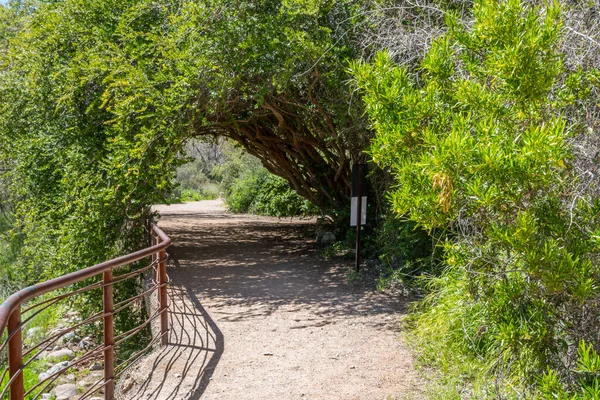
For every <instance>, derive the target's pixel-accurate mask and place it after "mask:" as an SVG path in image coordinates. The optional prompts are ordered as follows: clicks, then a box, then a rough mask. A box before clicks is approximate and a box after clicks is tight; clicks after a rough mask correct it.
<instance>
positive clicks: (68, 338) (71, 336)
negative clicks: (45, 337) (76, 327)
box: [59, 332, 77, 344]
mask: <svg viewBox="0 0 600 400" xmlns="http://www.w3.org/2000/svg"><path fill="white" fill-rule="evenodd" d="M76 339H77V336H76V335H75V332H69V333H65V334H64V336H63V337H61V338H60V340H59V343H61V344H66V343H73V342H74V341H75V340H76Z"/></svg>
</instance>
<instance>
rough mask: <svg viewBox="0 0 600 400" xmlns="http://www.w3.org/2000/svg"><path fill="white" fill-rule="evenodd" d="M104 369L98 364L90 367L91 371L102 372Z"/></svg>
mask: <svg viewBox="0 0 600 400" xmlns="http://www.w3.org/2000/svg"><path fill="white" fill-rule="evenodd" d="M103 369H104V365H102V364H100V363H96V362H95V363H93V364H92V365H91V366H90V371H102V370H103Z"/></svg>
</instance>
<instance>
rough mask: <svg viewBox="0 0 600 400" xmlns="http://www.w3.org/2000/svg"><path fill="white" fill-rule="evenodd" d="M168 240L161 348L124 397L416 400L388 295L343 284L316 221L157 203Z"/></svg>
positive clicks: (128, 381)
mask: <svg viewBox="0 0 600 400" xmlns="http://www.w3.org/2000/svg"><path fill="white" fill-rule="evenodd" d="M157 210H158V211H159V212H160V214H161V219H160V221H159V225H160V226H161V227H162V228H163V229H164V230H165V231H166V232H167V234H168V235H170V236H171V238H172V239H173V246H172V247H171V248H170V250H169V253H170V255H171V257H172V260H171V261H170V266H169V276H170V278H171V279H172V285H171V287H170V295H171V304H172V310H173V312H172V331H171V334H170V342H171V343H172V344H171V345H169V346H168V347H166V348H164V349H161V350H159V351H156V352H155V353H153V354H151V355H150V356H149V357H147V358H146V359H145V360H143V362H141V363H140V364H139V365H137V367H134V368H133V369H132V371H131V372H130V374H129V376H128V377H126V378H125V379H123V380H122V381H121V383H120V389H121V391H122V392H124V393H125V394H123V395H122V398H128V399H173V400H175V399H182V400H183V399H185V400H187V399H190V400H191V399H203V400H246V399H247V400H288V399H314V400H329V399H331V400H334V399H336V400H396V399H422V398H423V382H422V381H420V380H419V378H418V373H417V372H415V370H414V367H413V360H412V357H411V354H410V352H409V351H408V349H407V348H406V346H405V344H404V343H403V341H402V339H401V335H400V331H399V325H400V324H399V320H400V318H401V317H402V316H403V314H404V313H405V309H406V304H405V303H404V302H403V300H402V299H399V298H398V297H397V296H391V295H387V294H384V293H379V292H373V291H370V290H368V289H365V288H358V287H354V286H351V285H349V284H348V283H347V280H346V277H345V271H347V269H348V268H349V265H348V264H346V265H342V264H340V263H339V262H333V261H326V260H323V259H321V258H319V257H318V255H317V254H316V251H317V250H316V246H315V243H314V239H312V237H313V236H312V233H311V232H312V230H313V229H314V227H313V223H312V222H309V221H302V220H294V221H289V220H278V219H276V218H265V217H255V216H248V215H234V214H229V213H227V212H226V211H225V209H224V208H223V206H222V204H221V203H220V202H219V201H202V202H194V203H186V204H178V205H171V206H159V207H157Z"/></svg>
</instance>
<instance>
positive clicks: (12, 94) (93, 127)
mask: <svg viewBox="0 0 600 400" xmlns="http://www.w3.org/2000/svg"><path fill="white" fill-rule="evenodd" d="M19 4H20V3H18V2H15V3H14V5H13V7H12V8H11V9H10V10H8V11H6V9H5V8H2V10H3V12H5V11H6V12H19V13H21V14H22V20H21V21H22V23H21V25H22V26H21V27H20V28H19V29H17V30H15V31H14V32H13V31H11V32H12V33H11V35H12V38H11V39H10V40H8V42H6V44H5V46H4V48H5V50H4V51H3V52H2V54H1V57H2V59H1V60H0V63H1V64H2V65H3V69H2V71H1V73H0V91H1V92H2V95H3V99H2V102H1V104H0V107H1V110H0V142H1V143H2V146H5V147H3V148H2V152H1V155H0V157H1V159H0V162H1V163H10V166H11V168H10V175H11V176H12V177H13V178H14V180H13V182H17V183H15V185H13V192H14V193H13V194H14V196H15V197H16V198H18V204H19V205H18V208H17V218H18V219H19V224H20V226H21V227H22V230H23V232H24V233H25V237H26V241H25V248H24V252H23V254H22V256H23V257H22V263H23V266H24V268H23V269H22V272H23V278H25V277H26V276H38V277H49V276H55V275H56V274H59V273H61V272H64V271H67V270H73V269H78V268H81V267H82V266H85V265H90V264H94V263H96V262H98V261H100V260H104V259H106V258H107V257H109V256H112V255H114V254H117V253H122V252H123V251H126V250H129V249H133V248H137V247H139V246H140V245H141V244H142V243H141V242H140V239H139V238H141V237H143V234H142V231H143V227H144V221H145V218H146V217H147V216H148V215H149V211H150V208H149V207H150V205H151V204H153V203H156V202H160V201H161V200H163V199H164V197H165V195H166V194H167V193H169V191H170V190H171V188H172V185H173V183H174V181H175V180H174V168H175V167H176V166H177V165H178V164H179V163H180V158H181V157H180V154H181V150H182V148H183V145H184V143H185V141H186V139H187V138H189V137H193V136H195V135H217V134H218V135H225V136H230V137H233V138H235V139H236V140H238V141H239V142H240V143H241V144H242V145H243V146H244V147H245V148H246V149H247V150H248V151H250V152H251V153H253V154H256V155H258V156H259V158H260V159H261V161H262V163H263V164H264V165H265V166H266V167H267V169H269V170H270V171H271V172H275V173H277V174H279V175H282V176H284V177H285V178H286V179H287V180H288V182H290V183H291V185H292V186H293V187H294V189H296V190H297V191H298V192H299V193H300V194H302V195H303V196H304V197H306V198H309V199H311V200H312V201H313V202H314V203H316V204H319V205H321V206H326V207H327V206H329V207H330V208H332V209H333V208H336V206H339V205H341V204H344V203H345V202H346V195H347V192H348V184H347V179H348V171H349V168H348V165H349V163H350V160H351V159H352V157H353V156H356V155H357V154H358V153H359V152H360V149H361V147H360V146H361V143H363V142H364V140H363V139H361V138H362V136H360V135H358V133H359V132H361V127H362V123H361V117H360V113H358V112H352V110H353V107H355V106H356V104H359V103H358V102H356V101H355V102H354V103H353V105H352V106H351V107H350V109H349V108H348V104H347V101H345V100H344V99H348V98H349V96H350V93H349V92H348V91H347V90H346V88H345V86H344V84H343V81H344V79H347V74H346V72H345V71H344V68H343V63H344V62H345V61H344V59H345V58H346V57H352V56H353V53H352V51H353V50H352V46H349V45H348V40H349V39H348V38H349V36H350V34H351V32H349V31H348V29H347V28H349V27H350V26H351V25H350V24H351V23H353V22H356V21H355V20H354V17H353V16H354V15H355V14H356V15H358V14H357V13H358V12H359V11H360V5H359V3H354V2H352V1H338V2H319V1H282V2H233V1H217V2H196V1H183V2H181V1H173V2H170V1H163V2H155V1H146V0H135V1H134V0H131V1H112V0H109V1H105V0H93V1H82V0H66V1H59V2H54V1H53V2H44V1H39V2H35V7H33V8H31V9H29V8H23V7H24V6H22V5H19ZM2 32H5V30H3V31H2ZM2 35H3V38H4V37H6V36H7V35H8V34H6V33H3V34H2ZM225 50H226V51H225ZM282 115H286V118H285V120H281V116H282ZM353 135H354V136H353ZM107 239H108V240H107ZM31 269H35V271H32V270H31Z"/></svg>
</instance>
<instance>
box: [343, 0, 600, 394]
mask: <svg viewBox="0 0 600 400" xmlns="http://www.w3.org/2000/svg"><path fill="white" fill-rule="evenodd" d="M473 16H474V21H473V23H472V24H464V23H462V22H461V21H460V20H459V18H458V16H457V15H455V14H453V13H448V14H447V18H446V24H447V27H448V31H447V33H446V34H445V35H443V36H441V37H439V38H437V39H436V40H434V41H433V43H432V44H431V47H430V49H429V51H428V52H427V54H426V56H425V58H424V59H423V61H422V63H421V67H420V69H419V70H418V71H416V72H411V71H409V70H408V69H407V68H406V67H399V66H396V65H394V64H393V62H392V61H391V58H390V56H388V55H387V54H386V53H380V54H378V55H377V56H376V57H375V58H374V60H373V61H372V62H371V63H370V64H365V63H362V64H359V63H355V64H353V65H352V70H353V71H354V74H355V76H356V80H357V83H358V86H359V87H360V88H361V89H362V91H363V94H364V101H365V105H366V107H367V112H368V114H369V117H370V120H371V122H372V124H373V127H374V128H375V130H376V133H377V134H376V137H375V138H374V140H373V142H372V146H371V148H370V152H371V154H372V156H373V159H374V160H375V162H377V163H379V164H380V165H381V166H383V167H386V168H389V169H390V170H391V172H392V173H393V174H394V176H395V178H396V183H395V186H394V188H393V190H392V191H391V194H390V198H391V201H392V204H393V209H394V211H396V212H397V213H398V214H399V215H406V216H408V217H409V218H410V219H411V220H412V221H414V222H415V223H416V224H417V225H418V226H419V227H421V228H424V229H427V230H430V231H432V230H437V231H438V232H443V235H441V242H440V243H441V244H440V245H441V250H442V251H443V260H444V264H445V271H444V273H443V274H442V275H441V276H440V277H437V278H433V279H432V280H431V282H430V289H431V294H430V295H429V296H428V297H427V299H426V300H425V301H424V302H423V304H422V306H421V308H420V310H419V312H418V313H417V314H416V316H415V317H414V318H413V320H412V322H413V329H414V330H413V332H414V334H415V336H416V338H415V340H416V341H417V343H419V345H420V346H421V348H422V349H424V354H423V359H424V360H426V361H428V362H429V363H430V364H432V365H434V366H436V367H438V368H439V369H440V370H442V371H445V372H451V371H458V373H456V372H455V375H453V376H454V377H455V378H456V379H457V380H456V381H454V382H452V385H456V382H459V383H460V384H458V385H456V386H455V389H456V390H457V392H455V393H460V392H461V391H462V390H463V389H464V388H465V387H466V388H467V390H468V391H470V392H471V393H474V397H477V398H485V397H493V396H498V397H501V398H515V397H528V396H534V395H536V394H539V391H538V386H539V378H540V377H541V376H542V375H543V374H544V373H545V372H546V371H547V369H548V368H551V369H552V370H553V371H555V373H556V376H557V379H558V380H559V382H561V384H563V385H565V387H567V388H568V389H567V390H570V388H571V387H572V382H574V380H575V377H574V375H575V374H574V372H573V371H574V370H575V357H573V356H572V355H573V354H575V353H576V344H577V343H578V342H579V341H580V340H582V339H585V340H586V341H587V342H589V343H590V344H591V345H592V346H594V347H595V348H598V346H599V345H600V342H599V341H598V337H597V335H596V334H595V332H596V331H597V328H598V326H600V320H599V315H600V313H599V311H600V309H599V307H598V304H599V301H598V300H600V289H599V288H600V285H598V283H599V273H600V270H599V269H598V262H597V260H598V256H599V255H600V253H599V250H600V248H599V247H598V240H597V237H598V233H597V232H600V225H599V222H600V221H599V220H598V217H597V215H598V212H599V211H600V201H598V199H597V198H596V195H595V192H594V190H595V189H594V190H590V185H593V184H592V183H589V182H588V181H586V180H584V178H583V177H584V176H586V175H587V172H586V171H583V172H584V173H583V174H581V171H578V169H577V168H574V167H573V166H574V165H577V166H578V168H579V167H580V166H581V165H583V164H582V163H578V162H577V160H576V159H575V155H576V152H575V151H574V147H573V146H572V145H571V143H572V140H573V138H576V139H577V140H580V138H581V137H582V135H585V133H584V129H582V128H583V126H584V125H585V124H584V123H582V122H581V121H569V123H567V120H566V118H565V117H563V113H564V110H566V109H567V108H568V107H569V106H570V105H572V104H573V99H578V98H579V96H581V95H582V93H581V91H580V89H579V88H577V86H578V85H576V84H575V85H574V84H573V82H574V81H578V80H581V79H577V76H579V77H580V78H581V76H583V75H585V74H584V73H582V72H581V71H580V72H577V73H575V74H572V75H571V76H568V77H564V70H563V65H562V59H561V54H560V53H559V48H560V40H561V36H560V32H561V29H560V28H561V23H562V20H561V10H560V8H559V6H558V4H557V3H554V4H547V5H544V7H542V6H538V7H535V6H531V5H525V4H522V3H521V2H520V1H518V0H508V1H503V2H497V1H492V0H479V1H476V2H475V3H474V9H473ZM592 164H593V163H592ZM475 377H476V378H477V379H475Z"/></svg>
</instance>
